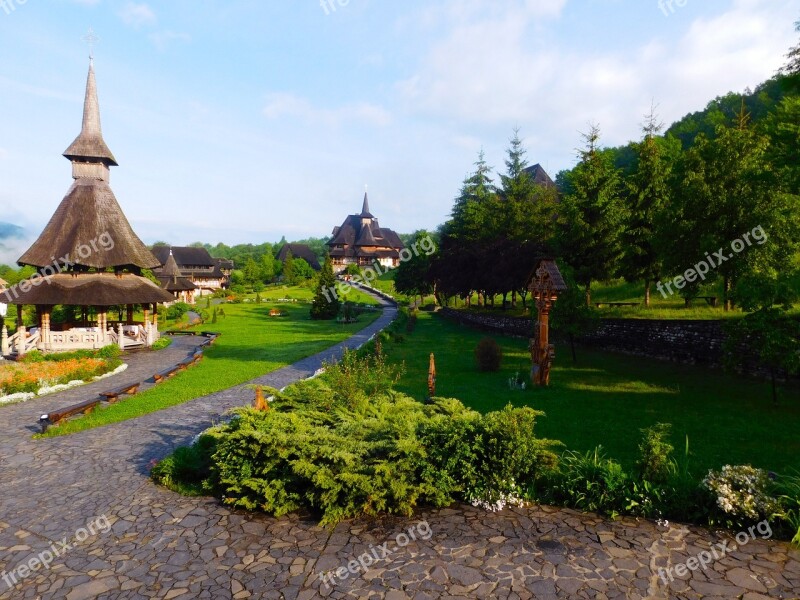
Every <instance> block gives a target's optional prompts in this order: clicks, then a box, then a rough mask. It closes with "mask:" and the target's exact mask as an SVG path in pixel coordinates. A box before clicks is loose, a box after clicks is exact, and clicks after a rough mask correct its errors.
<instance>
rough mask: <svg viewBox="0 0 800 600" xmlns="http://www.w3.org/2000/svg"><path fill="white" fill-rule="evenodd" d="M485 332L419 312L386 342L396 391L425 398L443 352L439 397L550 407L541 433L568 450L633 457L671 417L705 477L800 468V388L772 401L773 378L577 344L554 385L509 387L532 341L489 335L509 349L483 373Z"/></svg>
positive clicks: (565, 355) (563, 351) (560, 361)
mask: <svg viewBox="0 0 800 600" xmlns="http://www.w3.org/2000/svg"><path fill="white" fill-rule="evenodd" d="M485 335H486V334H484V333H482V332H478V331H474V330H471V329H469V328H466V327H461V326H458V325H454V324H452V323H450V322H448V321H446V320H444V319H442V318H440V317H438V316H436V315H433V314H430V313H425V312H422V313H420V315H419V319H418V324H417V328H416V330H415V332H414V333H412V334H410V335H406V338H405V341H404V342H400V343H396V342H387V343H386V344H385V345H384V348H385V350H386V352H387V353H388V355H389V359H390V360H391V361H393V362H397V363H399V362H402V361H404V362H405V365H406V373H405V375H404V376H403V378H402V380H401V381H400V384H399V386H398V387H399V389H400V390H401V391H404V392H406V393H409V394H411V395H412V396H414V397H416V398H419V399H421V398H423V397H424V396H425V395H426V389H427V373H428V361H429V355H430V353H431V352H434V354H435V356H436V368H437V385H436V393H437V395H438V396H449V397H455V398H458V399H460V400H461V401H463V402H464V403H465V404H466V405H468V406H470V407H472V408H475V409H476V410H480V411H490V410H495V409H499V408H502V407H503V406H504V405H506V404H507V403H508V402H513V404H514V405H516V406H522V405H528V406H532V407H534V408H536V409H538V410H542V411H544V412H545V413H546V415H547V416H546V417H543V418H541V419H540V421H539V424H538V425H537V427H538V431H537V434H538V435H539V436H541V437H548V438H551V439H557V440H561V441H562V442H564V443H565V444H566V446H567V448H569V449H573V450H581V451H585V450H590V449H592V448H594V447H595V446H596V445H599V444H602V445H603V447H604V448H605V449H606V451H607V453H608V454H609V455H610V456H611V457H613V458H616V459H617V460H619V461H621V462H622V463H623V464H624V465H625V466H631V465H632V464H633V462H634V461H635V460H636V456H637V445H638V442H639V439H640V429H641V428H643V427H649V426H651V425H653V424H655V423H658V422H665V423H672V425H673V435H672V441H673V443H674V445H675V447H676V454H679V455H682V454H683V451H684V447H685V437H686V436H687V435H688V437H689V445H690V452H691V455H690V469H691V471H692V472H693V473H694V474H695V475H697V476H701V475H703V474H704V473H705V471H706V470H707V469H709V468H714V467H717V468H718V467H720V466H721V465H723V464H728V463H730V464H747V463H749V464H753V465H755V466H759V467H763V468H766V469H771V470H774V471H781V470H786V469H787V468H795V469H797V468H800V463H798V456H800V436H798V431H800V387H798V386H797V385H795V386H793V387H791V388H785V389H783V390H782V397H781V401H780V405H779V406H778V407H774V406H773V405H772V402H771V396H770V388H769V385H768V384H767V383H763V382H761V381H757V380H753V379H745V378H740V377H735V376H732V375H729V374H727V373H723V372H721V371H712V370H705V369H701V368H695V367H689V366H683V365H676V364H673V363H667V362H660V361H654V360H648V359H644V358H638V357H632V356H626V355H619V354H610V353H603V352H599V351H593V350H585V349H580V348H579V349H578V361H579V362H578V364H577V365H573V364H572V361H571V358H570V356H569V351H568V349H567V348H566V347H564V346H558V347H557V348H556V351H557V357H556V363H555V366H554V369H553V372H552V377H551V382H552V385H551V387H550V388H547V389H527V390H525V391H513V392H512V391H510V390H509V386H508V379H509V378H510V377H512V376H513V375H514V373H515V371H519V372H520V373H522V374H523V376H525V375H526V374H527V373H528V370H529V369H530V358H529V355H528V352H527V341H525V340H520V339H513V338H504V337H500V336H491V337H493V338H494V339H496V340H497V341H498V343H500V344H501V346H502V347H503V351H504V360H503V368H502V370H501V372H498V373H488V374H487V373H479V372H478V371H477V369H476V368H475V359H474V356H473V350H474V348H475V346H476V344H477V342H478V341H479V340H480V339H481V338H482V337H484V336H485Z"/></svg>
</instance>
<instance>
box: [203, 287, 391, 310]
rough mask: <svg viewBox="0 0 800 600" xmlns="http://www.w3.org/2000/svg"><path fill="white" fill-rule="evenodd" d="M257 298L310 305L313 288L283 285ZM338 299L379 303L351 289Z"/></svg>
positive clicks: (246, 297) (359, 302)
mask: <svg viewBox="0 0 800 600" xmlns="http://www.w3.org/2000/svg"><path fill="white" fill-rule="evenodd" d="M259 296H260V297H261V301H262V302H267V301H274V300H285V299H289V300H297V301H298V302H305V303H311V301H312V300H313V299H314V288H310V287H306V286H292V287H289V286H285V285H284V286H277V287H268V288H266V289H265V290H263V291H261V292H259ZM255 297H256V294H255V293H252V294H246V295H245V296H242V299H247V300H255ZM340 299H341V301H342V302H344V301H348V302H355V303H357V304H368V305H370V306H379V305H380V302H378V301H377V300H376V299H375V298H374V297H372V296H370V295H368V294H365V293H364V292H362V291H360V290H358V289H356V288H352V287H351V288H350V289H349V290H348V291H347V292H346V293H344V294H342V296H341V298H340ZM200 306H202V307H203V308H205V300H203V301H202V302H201V303H200ZM206 310H207V309H206Z"/></svg>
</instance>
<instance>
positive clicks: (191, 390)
mask: <svg viewBox="0 0 800 600" xmlns="http://www.w3.org/2000/svg"><path fill="white" fill-rule="evenodd" d="M292 291H293V292H295V293H297V289H296V288H292ZM274 307H278V308H281V309H282V310H285V311H287V312H288V313H289V316H287V317H270V316H269V311H270V309H271V308H274ZM223 308H224V310H225V316H224V317H219V318H218V320H217V322H216V323H214V324H211V323H206V324H205V325H202V326H200V327H199V329H201V330H204V331H218V332H220V333H222V336H220V337H219V338H218V339H217V341H216V342H215V343H214V345H213V346H210V347H208V348H206V350H205V352H204V358H203V360H202V361H201V362H200V363H199V364H197V365H195V366H193V367H191V368H189V369H187V370H186V371H183V372H181V373H179V374H177V375H175V376H174V377H172V378H171V379H169V380H167V381H165V382H163V383H161V384H159V385H158V386H156V387H154V388H151V389H149V390H147V391H144V392H142V393H141V394H138V395H137V396H133V397H130V398H128V399H127V400H125V401H123V402H120V403H119V404H114V405H111V406H108V407H106V408H103V409H101V410H98V411H96V412H95V413H93V414H91V415H89V416H87V417H82V418H79V419H75V420H72V421H69V422H67V423H66V424H64V425H62V426H60V427H51V428H50V429H49V430H48V431H47V434H46V435H47V436H58V435H66V434H70V433H75V432H78V431H83V430H85V429H91V428H93V427H99V426H102V425H108V424H110V423H117V422H120V421H126V420H128V419H132V418H135V417H139V416H142V415H145V414H148V413H151V412H155V411H157V410H162V409H164V408H168V407H170V406H174V405H176V404H181V403H183V402H186V401H188V400H193V399H194V398H199V397H201V396H205V395H206V394H211V393H213V392H217V391H220V390H224V389H226V388H229V387H232V386H235V385H238V384H240V383H244V382H246V381H249V380H251V379H254V378H256V377H259V376H261V375H264V374H266V373H269V372H271V371H274V370H276V369H279V368H280V367H283V366H286V365H288V364H291V363H293V362H295V361H297V360H300V359H301V358H304V357H306V356H310V355H312V354H316V353H317V352H320V351H322V350H324V349H325V348H328V347H329V346H333V345H334V344H337V343H339V342H341V341H343V340H345V339H347V338H348V337H350V336H351V335H352V334H353V333H355V332H357V331H358V330H360V329H362V328H363V327H365V326H366V325H368V324H369V323H371V322H372V321H374V320H375V319H377V318H378V316H379V315H380V312H379V311H374V312H369V313H366V314H363V315H361V316H360V317H359V318H358V322H357V323H353V324H350V325H342V324H340V323H337V322H335V321H312V320H311V319H310V318H309V316H308V313H309V308H308V306H307V305H303V304H291V303H262V304H260V305H254V304H225V305H223ZM123 378H124V375H123Z"/></svg>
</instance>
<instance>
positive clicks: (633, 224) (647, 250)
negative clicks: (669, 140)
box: [621, 107, 670, 307]
mask: <svg viewBox="0 0 800 600" xmlns="http://www.w3.org/2000/svg"><path fill="white" fill-rule="evenodd" d="M645 119H646V120H645V123H644V125H643V126H642V132H643V134H644V138H643V139H642V141H641V142H639V143H638V144H634V145H633V149H634V152H635V154H636V166H635V169H634V171H633V173H631V175H630V176H629V177H628V178H627V180H626V181H625V195H626V199H627V211H626V215H625V216H626V218H625V230H624V233H623V234H622V242H623V248H624V252H625V254H624V256H623V260H622V269H621V270H622V274H623V276H624V277H625V279H627V280H628V281H631V282H634V281H642V280H644V304H645V306H648V307H649V306H650V288H651V286H652V284H653V283H654V282H656V281H658V280H659V279H660V277H661V275H662V270H663V266H662V258H661V255H660V253H659V252H658V249H657V244H656V227H657V224H658V222H659V219H660V217H661V215H662V213H663V211H664V209H665V208H666V207H667V206H668V205H669V200H670V187H669V176H670V167H669V163H668V161H667V160H666V157H665V156H664V150H663V148H662V143H663V141H662V140H661V139H660V138H659V136H658V134H659V132H660V131H661V129H662V128H663V124H662V123H660V122H659V121H658V117H657V116H656V114H655V107H652V108H651V110H650V114H649V115H647V116H646V117H645Z"/></svg>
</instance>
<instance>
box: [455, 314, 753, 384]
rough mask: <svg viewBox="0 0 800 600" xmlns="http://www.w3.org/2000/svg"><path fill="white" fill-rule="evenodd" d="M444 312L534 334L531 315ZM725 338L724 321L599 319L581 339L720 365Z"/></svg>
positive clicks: (748, 360) (748, 361)
mask: <svg viewBox="0 0 800 600" xmlns="http://www.w3.org/2000/svg"><path fill="white" fill-rule="evenodd" d="M441 314H442V315H443V316H445V317H446V318H448V319H451V320H453V321H456V322H459V323H462V324H465V325H469V326H471V327H476V328H478V329H482V330H484V331H490V332H496V333H501V334H505V335H513V336H517V337H526V338H527V337H530V336H531V335H532V333H531V332H532V322H531V319H530V318H520V317H505V316H502V315H488V314H474V313H467V312H464V311H459V310H454V309H452V308H443V309H442V310H441ZM552 337H553V339H554V340H556V341H557V342H561V343H563V342H564V340H563V339H560V338H559V335H558V331H557V330H554V331H553V332H552ZM725 338H726V336H725V331H724V328H723V322H721V321H692V320H677V319H676V320H669V319H665V320H659V319H600V321H599V323H598V324H597V326H596V328H595V329H594V331H592V332H591V333H590V334H587V335H585V336H583V337H582V338H581V339H580V340H578V341H579V342H580V343H582V344H585V345H587V346H591V347H594V348H602V349H604V350H611V351H613V352H622V353H625V354H633V355H636V356H646V357H650V358H656V359H660V360H669V361H674V362H679V363H684V364H696V365H704V366H710V367H721V366H722V362H723V344H724V342H725ZM740 355H741V356H742V361H741V368H743V370H745V371H747V372H754V371H755V372H759V373H761V374H765V371H764V370H763V369H761V368H760V367H759V366H758V365H757V357H753V356H750V355H749V353H748V352H747V349H746V348H742V351H741V353H740Z"/></svg>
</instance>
